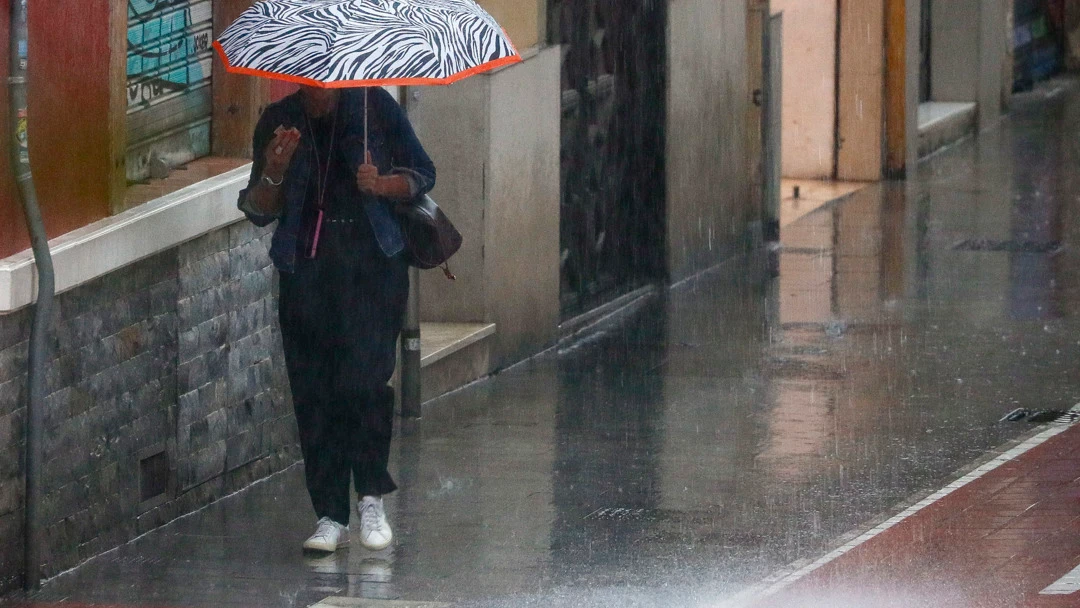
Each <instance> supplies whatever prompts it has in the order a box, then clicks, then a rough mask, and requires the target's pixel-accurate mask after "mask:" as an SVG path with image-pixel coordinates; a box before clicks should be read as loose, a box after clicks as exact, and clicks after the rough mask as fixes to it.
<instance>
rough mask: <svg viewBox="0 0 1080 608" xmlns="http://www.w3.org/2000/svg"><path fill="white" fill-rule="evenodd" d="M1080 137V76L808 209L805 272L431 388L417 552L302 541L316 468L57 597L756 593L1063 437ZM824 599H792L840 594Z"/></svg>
mask: <svg viewBox="0 0 1080 608" xmlns="http://www.w3.org/2000/svg"><path fill="white" fill-rule="evenodd" d="M1078 128H1080V91H1078V90H1077V87H1076V86H1075V85H1072V84H1070V85H1069V86H1068V88H1067V90H1066V92H1064V93H1062V94H1059V95H1056V96H1050V97H1048V96H1046V95H1044V94H1043V93H1041V92H1036V93H1033V94H1029V95H1026V96H1025V97H1022V98H1018V99H1017V100H1016V101H1015V102H1014V107H1013V114H1012V116H1011V118H1010V119H1008V120H1007V121H1006V122H1004V123H1003V124H1002V125H1001V126H1000V127H999V128H998V129H997V130H995V131H992V132H989V133H985V134H983V135H982V136H981V137H980V138H979V139H978V140H977V141H970V142H967V143H964V144H961V145H958V146H956V147H954V148H952V149H949V150H946V151H945V152H943V153H940V154H938V155H937V156H935V157H934V158H933V159H931V160H930V161H928V162H926V163H923V164H922V165H921V166H920V168H919V170H918V171H917V174H916V175H915V176H913V178H912V179H910V180H909V181H908V182H904V183H890V184H881V185H871V186H868V187H866V188H864V189H863V190H861V191H859V192H858V193H856V194H855V195H853V196H851V197H849V198H847V199H845V200H844V201H843V202H841V203H838V204H835V205H831V206H826V207H823V208H821V209H818V210H817V211H814V212H812V213H810V214H808V215H806V216H804V217H802V218H801V219H799V220H798V221H796V222H794V223H793V224H791V225H790V226H787V227H786V228H785V230H784V234H783V240H784V243H783V244H784V248H783V250H782V251H781V253H780V254H779V259H778V269H779V276H778V277H776V278H769V275H768V273H767V272H764V271H763V269H764V267H765V266H767V264H766V263H764V262H758V261H747V260H742V261H739V262H738V263H731V264H727V265H725V266H724V267H722V268H720V269H718V270H716V271H713V272H711V273H708V274H707V275H704V276H702V277H701V278H699V279H696V280H694V281H692V282H689V283H686V284H684V285H681V286H678V287H676V288H675V289H674V290H672V291H671V292H669V293H666V294H664V295H663V296H661V297H658V298H656V299H654V300H652V301H650V302H648V303H645V304H644V305H643V306H641V307H640V308H639V309H638V310H635V311H631V313H630V314H627V315H625V316H624V318H622V319H620V320H618V321H617V322H615V323H613V324H610V325H608V326H606V327H603V328H601V329H600V330H599V331H598V332H597V333H595V334H594V335H592V336H591V337H589V338H588V339H586V340H585V341H583V342H581V343H578V344H574V345H571V346H567V347H564V348H561V349H558V350H556V351H552V352H549V353H547V354H545V355H543V356H541V357H538V358H535V359H533V360H531V361H528V362H526V363H524V364H521V365H518V366H517V367H514V368H512V369H510V370H508V371H505V372H503V373H501V374H499V375H498V376H496V377H495V378H493V379H491V380H488V381H486V382H483V383H480V384H477V385H473V386H471V387H469V388H467V389H464V390H461V391H458V392H456V393H454V394H451V395H449V396H447V397H444V398H442V399H440V400H439V401H437V402H435V403H433V404H431V405H430V406H429V408H428V410H427V414H426V415H425V417H424V419H423V420H421V421H419V422H416V423H408V424H405V425H404V426H403V428H402V429H401V432H400V434H399V436H398V439H397V441H396V442H395V448H394V454H393V456H392V468H393V472H394V474H395V477H396V478H397V479H398V481H399V484H400V485H401V487H402V490H400V491H399V492H398V493H397V494H396V495H395V496H394V497H392V498H391V499H389V500H388V511H389V514H390V518H391V523H392V524H393V525H394V527H395V532H396V535H397V539H396V542H395V544H394V546H393V547H392V548H391V549H388V550H386V551H384V552H381V553H368V552H366V551H364V550H362V549H361V548H359V547H358V546H357V547H352V548H351V549H349V550H345V551H340V552H339V553H338V554H337V555H334V556H331V557H327V558H323V559H311V558H306V557H305V556H304V555H302V554H301V552H300V550H299V545H300V542H301V541H302V540H303V539H304V537H305V536H306V535H307V534H309V533H310V531H311V529H312V526H313V524H314V519H313V515H312V513H311V511H310V506H309V504H308V502H307V497H306V494H305V491H304V488H303V480H302V471H301V469H300V468H299V467H293V468H292V469H289V470H288V471H286V472H284V473H282V474H279V475H277V476H275V477H273V478H271V479H269V480H266V481H264V482H261V483H258V484H256V485H254V486H252V487H251V488H249V489H248V490H246V491H244V492H241V493H239V494H237V495H234V496H232V497H229V498H226V499H224V500H222V501H220V502H218V503H216V504H215V505H212V506H210V507H209V508H207V509H204V510H202V511H200V512H198V513H195V514H193V515H191V516H189V517H186V518H183V519H181V520H178V521H176V522H174V523H173V524H171V525H169V526H167V527H165V528H162V529H160V530H158V531H155V532H152V533H150V534H148V535H146V536H144V537H142V538H140V539H138V540H137V541H135V542H133V543H131V544H129V545H126V546H124V547H121V548H120V549H118V550H115V551H112V552H110V553H108V554H106V555H104V556H101V557H99V558H97V559H95V560H93V561H92V562H90V563H88V564H86V565H84V566H82V567H80V568H78V569H76V570H75V571H72V572H70V573H67V574H65V575H62V576H60V577H58V578H56V579H54V580H52V581H49V582H48V583H47V585H46V586H45V587H44V589H43V591H42V592H41V593H39V594H38V595H37V596H35V597H34V598H33V600H32V601H33V602H34V603H36V604H40V605H51V604H52V603H57V602H59V603H62V604H65V605H69V606H70V605H75V604H90V603H96V604H111V605H123V606H160V607H165V606H176V607H209V606H282V607H296V606H309V605H312V604H314V603H316V602H319V601H320V600H323V599H324V598H327V597H329V596H351V597H363V598H369V599H399V600H410V601H413V602H421V601H427V602H446V603H452V604H454V605H458V606H485V607H486V606H491V607H496V606H554V607H559V606H567V607H569V606H574V607H578V606H581V607H591V606H618V607H620V608H628V607H632V606H649V607H658V606H672V607H674V606H679V607H686V606H695V607H696V606H702V607H706V606H719V605H721V604H722V603H723V602H725V601H726V600H731V598H733V597H741V598H742V599H740V600H739V601H738V605H747V606H750V605H756V603H757V602H759V601H762V598H760V597H756V596H754V594H753V592H754V591H755V590H757V589H759V588H760V586H759V585H758V583H759V582H760V581H762V580H763V579H769V577H772V579H771V580H776V575H777V573H778V572H780V573H783V572H786V571H790V570H791V568H795V567H798V565H799V564H800V563H811V562H812V561H813V560H815V559H817V558H819V557H821V556H822V555H825V554H827V553H828V552H829V551H831V550H833V549H835V548H836V547H838V546H841V545H843V543H845V542H848V541H849V540H850V539H851V538H854V537H857V536H858V535H859V534H860V533H861V532H863V531H865V530H868V529H871V528H873V527H874V526H876V525H878V524H879V523H880V522H882V521H886V520H888V518H890V517H892V516H893V515H895V514H897V513H899V512H901V511H904V509H906V508H908V507H909V506H910V505H912V504H916V503H918V501H920V500H922V499H923V498H924V497H926V496H928V495H931V494H933V493H934V492H936V491H938V490H939V489H940V488H942V487H945V486H946V485H947V484H950V483H951V482H953V481H954V480H956V479H957V478H958V477H959V476H960V475H961V474H962V473H963V472H964V471H966V470H970V468H971V467H973V466H977V465H979V464H981V463H983V462H986V461H987V460H988V459H992V458H993V457H994V455H995V454H998V453H1000V451H1001V450H1004V449H1009V448H1010V447H1011V446H1013V445H1015V444H1016V443H1017V442H1019V441H1021V440H1024V439H1027V438H1028V437H1030V436H1032V435H1033V434H1034V433H1037V432H1040V431H1041V429H1042V428H1043V427H1040V426H1038V425H1034V424H1028V423H1008V422H1005V423H1003V422H999V420H1000V419H1001V418H1002V416H1004V415H1005V414H1007V413H1008V412H1009V411H1011V410H1013V409H1015V408H1018V407H1025V408H1031V409H1061V410H1066V409H1069V408H1070V407H1072V406H1073V405H1074V404H1076V403H1077V402H1080V373H1078V370H1077V367H1078V362H1080V319H1078V317H1077V309H1078V304H1080V187H1078V186H1080V183H1078V181H1080V163H1078V161H1080V149H1078V142H1080V137H1078V135H1080V133H1078ZM1062 436H1063V437H1064V436H1065V435H1064V434H1063V435H1062ZM1051 460H1053V458H1052V459H1051ZM1036 468H1038V467H1036ZM1059 475H1061V473H1060V472H1059ZM1077 475H1078V476H1080V472H1078V474H1077ZM1065 476H1066V477H1067V475H1065ZM1055 483H1059V484H1063V483H1068V480H1063V479H1061V478H1055ZM1069 491H1071V490H1063V491H1062V492H1060V493H1059V494H1061V495H1068V492H1069ZM950 504H951V503H950ZM969 506H970V505H968V506H964V505H960V506H957V507H955V508H957V509H965V508H968V507H969ZM1069 508H1072V507H1069V506H1068V505H1066V507H1065V510H1066V511H1067V510H1068V509H1069ZM1077 515H1080V513H1078V514H1077ZM1070 521H1072V520H1070ZM1059 523H1061V522H1059ZM1005 524H1007V522H1004V523H1002V525H1005ZM1062 525H1064V524H1062ZM925 530H928V531H927V532H926V533H927V534H936V532H934V531H933V530H931V529H930V528H925ZM1066 553H1067V551H1066ZM1059 557H1060V556H1059ZM1038 558H1039V556H1038V555H1037V554H1036V555H1034V556H1033V557H1032V559H1034V560H1036V561H1037V560H1038ZM910 559H912V560H922V559H929V558H927V557H925V556H923V557H919V556H914V557H911V558H910ZM800 560H801V561H800ZM950 563H951V562H949V560H946V559H942V560H941V561H940V564H942V566H941V567H942V568H944V569H945V570H943V571H942V572H943V575H944V576H945V577H946V578H949V577H950V576H955V577H963V576H966V575H965V574H963V570H957V571H956V573H955V575H953V574H951V573H950V571H949V570H948V568H949V567H950V566H949V564H950ZM1078 563H1080V561H1078ZM792 564H795V566H792ZM1071 567H1072V566H1070V568H1071ZM1066 571H1067V570H1066ZM853 572H858V570H857V569H856V570H853ZM1061 574H1063V573H1058V574H1056V575H1055V576H1053V577H1050V578H1051V579H1056V578H1057V577H1058V576H1061ZM861 576H862V575H858V576H856V577H855V578H850V579H843V580H841V579H836V578H833V579H831V580H832V581H833V584H837V583H836V581H837V580H840V583H838V584H839V585H840V587H841V588H844V585H848V586H849V587H851V588H854V587H856V586H859V585H861V584H862V583H863V582H864V580H863V579H862V578H861ZM845 581H846V582H845ZM800 584H808V583H805V582H804V583H800ZM881 584H882V585H884V584H885V583H881ZM889 584H891V585H893V587H889V589H890V597H894V599H895V598H904V597H909V596H906V595H904V593H905V591H904V581H903V580H901V581H900V582H899V583H897V582H895V581H893V582H892V583H889ZM883 588H884V587H883ZM793 589H794V587H793ZM747 591H750V592H752V593H750V594H747V593H746V592H747ZM835 591H836V588H835V587H834V588H832V591H830V593H833V592H835ZM740 593H742V594H743V595H741V596H740V595H739V594H740ZM807 593H810V595H805V594H804V595H796V596H795V597H793V598H789V599H788V600H786V602H785V605H808V606H810V605H814V606H816V605H837V604H834V603H829V602H825V603H821V601H819V600H814V599H812V598H813V596H812V591H808V592H807ZM830 597H834V598H835V597H846V599H845V601H844V602H843V603H844V605H848V606H863V605H865V606H877V605H882V604H881V603H879V602H878V601H877V600H872V599H866V598H868V597H873V595H872V594H871V595H865V594H864V595H861V596H856V597H854V598H853V597H851V596H842V595H841V596H836V595H832V596H830ZM911 597H914V596H911ZM919 597H922V596H919ZM1078 597H1080V596H1078ZM808 598H809V599H808ZM859 598H862V599H859ZM879 599H880V597H879ZM969 600H970V601H969ZM965 602H967V603H966V604H965ZM1078 603H1080V600H1078ZM368 605H370V606H372V607H376V606H378V605H379V604H378V603H370V604H368ZM410 605H414V604H410ZM417 605H418V604H417ZM897 605H901V604H897ZM902 605H922V604H918V603H915V602H914V601H913V602H912V603H907V604H902ZM925 605H933V604H925ZM950 605H956V606H964V605H971V606H977V605H980V604H979V600H977V599H972V598H967V599H964V597H960V599H959V600H958V601H957V602H956V603H953V604H950ZM1055 605H1062V604H1055Z"/></svg>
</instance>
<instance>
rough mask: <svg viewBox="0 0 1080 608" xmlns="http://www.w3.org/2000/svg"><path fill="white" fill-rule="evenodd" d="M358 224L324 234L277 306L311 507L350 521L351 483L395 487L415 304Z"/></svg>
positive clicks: (385, 489) (284, 286)
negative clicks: (400, 361)
mask: <svg viewBox="0 0 1080 608" xmlns="http://www.w3.org/2000/svg"><path fill="white" fill-rule="evenodd" d="M356 230H358V229H357V228H355V227H349V226H333V225H331V227H330V228H329V229H328V230H327V231H326V233H325V235H324V236H323V242H322V243H321V244H320V251H319V256H318V257H317V258H316V259H314V260H308V259H304V260H301V261H300V263H299V264H298V265H297V268H296V271H295V272H293V273H288V274H286V273H282V274H281V289H280V296H279V300H278V305H279V314H280V320H281V334H282V341H283V345H284V350H285V363H286V366H287V367H288V372H289V383H290V386H291V389H292V396H293V408H294V411H295V413H296V423H297V426H298V427H299V431H300V448H301V452H302V453H303V456H304V472H305V476H306V479H307V488H308V492H309V494H310V495H311V503H312V506H313V507H314V508H315V514H316V515H317V516H318V517H329V518H331V519H333V520H334V521H336V522H338V523H340V524H344V525H348V523H349V515H350V511H351V509H350V505H351V501H350V500H349V498H350V495H349V482H350V477H351V481H352V482H353V483H354V484H355V486H356V492H357V494H358V495H359V496H369V495H370V496H381V495H383V494H389V493H390V492H393V491H394V490H395V489H396V488H397V486H396V485H395V484H394V480H393V479H392V478H391V476H390V473H389V472H388V471H387V465H388V462H389V458H390V441H391V438H392V435H393V426H394V391H393V389H392V388H391V387H389V386H387V383H388V382H389V381H390V378H391V376H392V375H393V373H394V366H395V364H396V346H397V338H398V336H399V335H400V333H401V327H402V323H403V318H404V310H405V305H406V301H407V299H408V289H409V283H408V271H407V267H406V266H405V263H404V262H403V261H401V260H400V259H398V258H394V259H387V258H385V256H382V254H381V253H380V252H378V250H376V249H373V248H371V247H362V246H360V247H358V246H357V243H358V239H361V241H360V242H362V239H363V237H364V236H366V235H365V234H363V233H361V234H359V235H358V234H356V233H355V232H356Z"/></svg>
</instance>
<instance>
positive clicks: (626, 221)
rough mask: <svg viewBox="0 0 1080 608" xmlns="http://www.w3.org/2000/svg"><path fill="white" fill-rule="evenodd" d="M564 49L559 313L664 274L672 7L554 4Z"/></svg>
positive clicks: (587, 1) (556, 37)
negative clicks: (669, 10) (668, 35)
mask: <svg viewBox="0 0 1080 608" xmlns="http://www.w3.org/2000/svg"><path fill="white" fill-rule="evenodd" d="M549 7H550V8H549V10H550V11H551V12H550V15H549V19H548V23H549V24H550V32H549V35H550V38H551V42H552V43H553V44H559V45H562V49H563V58H562V150H561V165H562V170H561V175H562V204H561V209H560V211H561V215H560V246H561V247H560V248H561V251H562V257H561V278H562V288H561V296H562V313H563V318H568V317H572V316H575V315H577V314H580V313H582V312H585V311H588V310H590V309H592V308H594V307H596V306H599V305H601V304H604V303H606V302H608V301H610V300H613V299H615V298H617V297H619V296H621V295H624V294H626V293H629V292H630V291H633V290H634V289H636V288H638V287H640V286H642V285H644V284H647V283H650V282H654V281H656V280H658V279H661V278H662V277H663V274H664V268H665V262H664V250H665V245H664V234H665V227H664V226H665V224H664V218H665V214H664V197H665V184H664V148H665V138H664V129H663V126H664V120H665V115H666V103H665V102H666V94H667V77H666V63H667V48H666V33H667V3H666V2H665V1H663V0H631V1H616V0H554V1H553V2H552V3H551V4H550V5H549Z"/></svg>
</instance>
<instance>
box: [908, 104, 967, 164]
mask: <svg viewBox="0 0 1080 608" xmlns="http://www.w3.org/2000/svg"><path fill="white" fill-rule="evenodd" d="M976 110H977V105H976V104H975V103H973V102H962V103H952V102H938V101H928V102H925V103H922V104H919V158H923V157H925V156H929V155H930V154H933V153H934V152H937V151H938V150H940V149H941V148H944V147H945V146H947V145H949V144H951V143H954V142H956V141H958V140H960V139H963V138H964V137H966V136H968V135H970V134H972V133H974V132H975V128H976V119H977V111H976Z"/></svg>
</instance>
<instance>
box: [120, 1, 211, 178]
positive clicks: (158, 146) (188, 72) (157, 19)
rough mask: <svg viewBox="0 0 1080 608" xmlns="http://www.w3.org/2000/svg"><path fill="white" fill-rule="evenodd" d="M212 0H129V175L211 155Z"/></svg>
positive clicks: (143, 174) (145, 174) (140, 175)
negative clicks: (153, 164)
mask: <svg viewBox="0 0 1080 608" xmlns="http://www.w3.org/2000/svg"><path fill="white" fill-rule="evenodd" d="M212 25H213V10H212V6H211V0H128V36H127V39H128V50H127V137H128V145H127V177H128V180H129V181H142V180H145V179H146V178H148V177H149V176H150V169H151V160H152V159H159V160H160V161H162V162H164V163H165V164H167V165H168V166H170V167H175V166H177V165H180V164H183V163H186V162H189V161H191V160H193V159H195V158H199V157H200V156H207V155H209V154H210V114H211V101H212V98H211V92H210V77H211V68H212V66H213V47H212V44H213V30H212Z"/></svg>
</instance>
